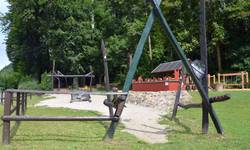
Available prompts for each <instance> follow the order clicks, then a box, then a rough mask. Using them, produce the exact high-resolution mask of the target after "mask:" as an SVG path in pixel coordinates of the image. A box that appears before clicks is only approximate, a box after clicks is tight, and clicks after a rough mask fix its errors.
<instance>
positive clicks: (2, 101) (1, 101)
mask: <svg viewBox="0 0 250 150" xmlns="http://www.w3.org/2000/svg"><path fill="white" fill-rule="evenodd" d="M3 93H4V92H3V90H1V97H0V98H1V103H3V99H4V97H3Z"/></svg>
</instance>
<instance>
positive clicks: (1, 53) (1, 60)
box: [0, 0, 10, 70]
mask: <svg viewBox="0 0 250 150" xmlns="http://www.w3.org/2000/svg"><path fill="white" fill-rule="evenodd" d="M8 5H9V4H8V2H6V0H0V12H1V13H6V12H8V7H7V6H8ZM5 38H6V34H4V33H2V32H1V30H0V70H1V69H2V68H3V67H5V66H6V65H8V64H10V61H9V59H8V57H7V54H6V45H5Z"/></svg>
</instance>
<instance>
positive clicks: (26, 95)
mask: <svg viewBox="0 0 250 150" xmlns="http://www.w3.org/2000/svg"><path fill="white" fill-rule="evenodd" d="M24 95H25V96H24V102H25V107H24V108H25V111H26V110H27V98H28V94H27V93H25V94H24Z"/></svg>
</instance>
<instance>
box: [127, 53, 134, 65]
mask: <svg viewBox="0 0 250 150" xmlns="http://www.w3.org/2000/svg"><path fill="white" fill-rule="evenodd" d="M132 61H133V55H132V54H131V53H130V52H128V65H129V67H130V66H131V64H132Z"/></svg>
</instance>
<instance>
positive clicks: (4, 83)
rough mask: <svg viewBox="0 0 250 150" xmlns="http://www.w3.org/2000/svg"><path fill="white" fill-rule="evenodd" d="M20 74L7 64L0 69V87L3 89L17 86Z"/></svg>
mask: <svg viewBox="0 0 250 150" xmlns="http://www.w3.org/2000/svg"><path fill="white" fill-rule="evenodd" d="M20 77H21V75H20V74H19V73H17V72H15V71H14V70H13V68H12V65H11V64H10V65H8V66H6V67H5V68H3V69H2V70H1V71H0V87H2V88H3V89H8V88H17V87H18V84H19V80H20Z"/></svg>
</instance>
